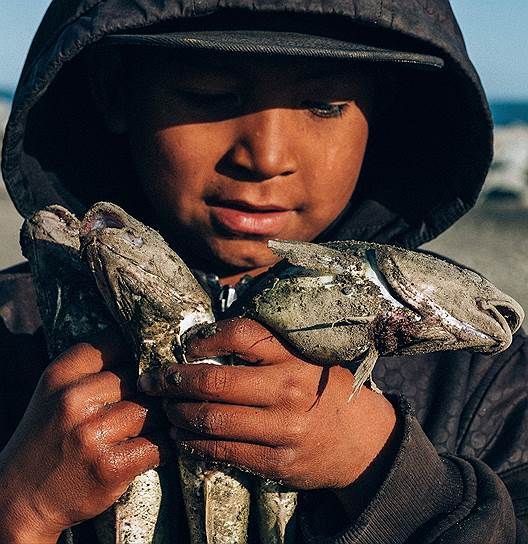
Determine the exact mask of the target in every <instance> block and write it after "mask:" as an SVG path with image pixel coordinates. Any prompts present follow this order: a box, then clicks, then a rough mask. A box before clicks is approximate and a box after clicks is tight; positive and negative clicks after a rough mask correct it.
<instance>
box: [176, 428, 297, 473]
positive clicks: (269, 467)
mask: <svg viewBox="0 0 528 544" xmlns="http://www.w3.org/2000/svg"><path fill="white" fill-rule="evenodd" d="M170 435H171V438H172V439H173V440H174V441H175V443H176V445H177V447H178V449H179V450H181V451H183V452H185V453H188V454H190V455H193V456H196V457H199V458H202V459H208V460H212V461H217V462H219V463H226V464H230V465H235V466H239V467H241V468H244V469H247V470H249V471H251V472H253V473H255V474H259V475H261V476H265V477H269V478H272V479H283V478H285V477H286V476H287V475H288V474H289V471H291V469H292V457H293V451H292V450H291V449H290V448H281V447H277V448H274V447H271V446H265V445H262V444H251V443H246V442H233V441H228V440H218V439H204V437H203V436H202V435H198V434H195V433H193V432H190V431H186V430H184V429H175V428H173V429H171V433H170Z"/></svg>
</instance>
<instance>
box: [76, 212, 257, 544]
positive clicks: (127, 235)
mask: <svg viewBox="0 0 528 544" xmlns="http://www.w3.org/2000/svg"><path fill="white" fill-rule="evenodd" d="M81 241H82V246H83V253H84V257H85V259H86V260H87V262H88V263H89V266H90V268H91V270H92V272H93V274H94V277H95V278H96V282H97V285H98V286H99V289H100V291H101V293H102V295H103V297H104V298H105V300H106V302H107V304H108V306H109V308H110V310H111V311H112V313H113V315H114V317H115V318H116V320H117V321H118V323H120V324H121V326H122V328H123V330H124V332H125V333H126V334H127V335H128V336H129V337H130V338H131V340H132V342H133V343H134V345H135V348H136V354H137V357H138V361H139V368H140V372H143V371H145V370H148V369H149V368H152V367H154V366H159V365H165V364H174V363H184V362H186V360H185V354H184V353H183V350H182V345H181V336H182V335H183V334H184V332H185V331H186V330H188V329H190V328H191V327H193V326H194V325H197V324H203V323H211V322H213V321H214V315H213V311H212V308H211V302H210V299H209V297H208V295H207V294H206V293H205V291H203V289H202V288H201V286H200V285H199V283H198V282H197V281H196V279H195V278H194V276H193V275H192V273H191V272H190V270H189V269H188V268H187V266H186V265H185V264H184V263H183V261H182V260H181V259H180V258H179V257H178V256H177V255H176V253H174V252H173V251H172V250H171V249H170V248H169V246H168V245H167V244H166V243H165V241H164V240H163V238H162V237H161V236H160V235H159V234H158V233H157V232H156V231H154V230H153V229H150V228H149V227H147V226H145V225H143V224H142V223H140V222H139V221H137V220H135V219H134V218H132V217H130V216H129V215H128V214H126V213H125V212H124V211H123V210H122V209H120V208H119V207H117V206H115V205H113V204H110V203H104V202H102V203H98V204H95V205H94V206H93V207H92V208H91V209H90V210H89V211H88V213H87V214H86V216H85V218H84V219H83V222H82V226H81ZM201 362H211V363H216V364H218V361H201ZM179 467H180V481H181V484H182V491H183V495H184V502H185V505H186V510H187V517H188V522H189V532H190V538H191V542H192V543H193V544H227V543H229V544H238V543H240V544H243V543H245V542H246V541H247V525H248V516H249V500H250V497H249V490H248V486H249V476H248V475H247V474H245V473H242V472H241V471H239V470H237V469H235V468H231V467H225V466H217V465H214V464H211V463H205V462H202V461H198V460H196V459H194V458H191V457H189V456H186V455H183V454H182V455H180V456H179Z"/></svg>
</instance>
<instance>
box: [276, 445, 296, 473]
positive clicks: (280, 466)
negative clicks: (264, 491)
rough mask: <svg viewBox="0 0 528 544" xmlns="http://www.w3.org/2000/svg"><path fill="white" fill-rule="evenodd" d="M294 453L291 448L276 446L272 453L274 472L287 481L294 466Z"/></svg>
mask: <svg viewBox="0 0 528 544" xmlns="http://www.w3.org/2000/svg"><path fill="white" fill-rule="evenodd" d="M295 460H296V454H295V450H294V449H293V448H277V449H275V450H274V453H273V465H274V473H275V475H276V476H277V477H278V478H279V479H280V480H284V481H288V480H290V479H291V478H292V476H293V473H294V468H295Z"/></svg>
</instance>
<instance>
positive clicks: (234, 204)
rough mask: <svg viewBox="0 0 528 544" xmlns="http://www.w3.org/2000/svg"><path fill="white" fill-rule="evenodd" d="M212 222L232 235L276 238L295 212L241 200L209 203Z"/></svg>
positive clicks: (271, 205) (272, 205) (280, 207)
mask: <svg viewBox="0 0 528 544" xmlns="http://www.w3.org/2000/svg"><path fill="white" fill-rule="evenodd" d="M210 210H211V216H212V219H213V221H214V222H215V223H216V224H217V225H219V226H220V227H222V228H223V229H224V230H227V231H229V232H231V233H233V234H247V235H252V236H269V237H273V236H277V235H278V234H279V233H280V232H281V231H282V230H283V229H284V227H286V225H287V224H288V222H289V221H290V219H291V217H292V215H293V213H294V212H295V210H293V209H290V208H285V207H282V206H278V205H274V204H256V203H250V202H246V201H241V200H224V201H216V202H211V203H210Z"/></svg>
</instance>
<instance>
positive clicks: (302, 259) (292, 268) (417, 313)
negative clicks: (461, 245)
mask: <svg viewBox="0 0 528 544" xmlns="http://www.w3.org/2000/svg"><path fill="white" fill-rule="evenodd" d="M268 245H269V247H270V248H271V250H272V251H273V252H274V253H275V254H276V255H278V256H279V257H281V258H282V260H281V261H279V263H277V264H276V265H275V266H274V267H272V268H271V269H270V270H269V271H268V272H267V273H265V274H263V275H262V277H261V279H260V280H259V281H258V282H256V283H255V284H254V285H253V286H252V287H251V288H250V289H248V290H247V291H246V292H245V294H244V296H242V297H241V298H240V299H238V300H237V301H236V302H235V304H234V305H233V306H232V307H231V308H230V314H232V315H237V316H247V317H251V318H253V319H255V320H257V321H259V322H261V323H263V324H264V325H266V326H268V327H269V328H271V329H272V330H273V331H274V332H275V333H277V334H278V335H279V336H280V337H281V338H282V339H283V340H285V341H286V343H287V344H288V345H290V346H291V347H292V348H293V350H294V351H295V352H296V353H298V354H300V355H301V356H302V357H303V358H305V359H306V360H308V361H311V362H313V363H315V364H318V365H322V366H332V365H342V366H347V367H354V366H357V364H358V363H359V366H357V369H356V370H355V371H354V377H355V382H354V387H353V392H352V394H353V395H354V394H357V393H358V392H359V390H360V389H361V387H362V386H363V384H364V383H365V382H366V381H367V380H368V381H370V384H371V387H372V388H373V389H374V390H376V391H378V392H379V391H380V390H379V388H378V387H377V386H376V385H375V384H374V382H373V380H372V371H373V369H374V365H375V363H376V361H377V359H378V357H380V356H387V357H390V356H398V355H416V354H422V353H430V352H434V351H448V350H458V349H464V350H469V351H479V352H483V353H497V352H500V351H503V350H505V349H506V348H508V346H509V345H510V344H511V342H512V336H513V334H514V333H515V332H516V331H517V330H518V329H519V328H520V326H521V324H522V322H523V320H524V310H523V308H522V307H521V305H520V304H519V303H518V302H517V301H516V300H514V299H513V298H512V297H510V296H508V295H507V294H505V293H503V292H502V291H501V290H499V289H498V288H497V287H495V286H494V285H493V284H492V283H491V282H490V281H488V280H487V279H486V278H484V277H483V276H481V275H480V274H478V273H476V272H475V271H473V270H470V269H468V268H465V267H463V266H460V265H457V264H454V263H452V262H450V261H449V260H447V259H445V258H443V257H440V256H435V255H432V254H429V253H426V252H420V251H412V250H408V249H404V248H400V247H396V246H392V245H387V244H376V243H371V242H362V241H354V240H350V241H340V242H327V243H323V244H316V243H311V242H299V241H288V240H270V242H269V244H268Z"/></svg>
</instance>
